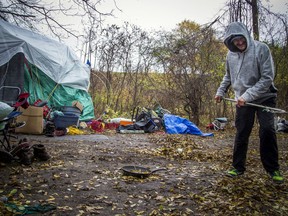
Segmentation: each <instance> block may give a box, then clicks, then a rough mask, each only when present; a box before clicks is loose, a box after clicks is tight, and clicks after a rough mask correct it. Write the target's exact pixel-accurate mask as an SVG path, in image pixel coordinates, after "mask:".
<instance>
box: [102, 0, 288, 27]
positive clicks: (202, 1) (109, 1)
mask: <svg viewBox="0 0 288 216" xmlns="http://www.w3.org/2000/svg"><path fill="white" fill-rule="evenodd" d="M266 1H267V0H262V2H263V3H265V2H266ZM115 2H116V4H117V7H118V8H119V9H121V10H122V12H121V11H119V10H114V12H113V13H114V15H115V16H116V18H117V19H115V18H114V19H109V23H115V24H121V22H123V21H128V22H129V23H132V24H135V25H137V26H140V27H142V28H144V29H146V30H151V29H159V28H164V29H166V30H170V29H173V28H175V27H176V25H177V24H178V23H180V22H182V21H183V20H185V19H186V20H191V21H195V22H196V23H198V24H200V25H202V24H205V23H208V22H211V21H212V20H213V18H215V17H216V15H217V14H218V12H219V10H221V9H222V8H224V6H225V3H226V2H227V0H115ZM287 2H288V1H287V0H270V3H271V5H273V8H272V11H273V12H281V13H285V12H287ZM113 4H114V3H113V0H105V3H103V5H102V6H103V7H104V8H105V10H106V9H109V8H113V7H114V6H113Z"/></svg>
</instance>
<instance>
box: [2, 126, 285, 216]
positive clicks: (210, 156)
mask: <svg viewBox="0 0 288 216" xmlns="http://www.w3.org/2000/svg"><path fill="white" fill-rule="evenodd" d="M25 136H26V137H27V138H28V140H29V142H30V143H31V144H37V143H41V144H44V146H45V148H46V150H47V152H48V153H49V154H50V156H51V159H50V160H49V161H38V160H34V162H33V163H32V164H31V165H29V166H25V165H21V164H19V163H18V162H16V161H15V162H12V163H11V164H3V163H2V164H1V166H0V180H1V183H0V197H3V196H6V197H8V203H6V205H4V204H3V203H2V204H1V205H0V207H1V210H2V212H4V213H2V215H9V214H10V215H13V214H12V213H11V211H13V209H14V211H16V210H15V205H16V206H18V207H21V208H20V209H25V208H26V209H28V207H35V206H36V205H38V209H37V208H36V210H37V211H40V209H41V208H40V207H45V206H46V207H47V209H46V210H47V212H46V213H44V214H43V215H61V216H62V215H67V216H68V215H69V216H71V215H109V216H110V215H127V216H128V215H241V214H242V215H243V214H244V213H245V214H247V215H255V214H256V215H257V214H258V215H287V214H288V203H287V200H288V197H287V196H288V195H287V194H288V190H287V184H286V182H285V183H284V184H282V185H280V186H279V185H274V184H273V183H272V182H271V180H270V178H269V177H268V176H267V174H266V173H265V172H264V171H263V168H262V166H261V162H260V159H259V152H258V138H257V136H256V135H252V137H251V140H250V141H251V144H250V147H249V153H248V158H247V172H246V173H245V174H244V176H243V177H241V178H239V179H231V178H228V177H226V176H225V175H224V173H225V170H227V169H228V168H229V167H230V163H231V152H232V148H233V145H232V143H233V139H234V138H233V137H234V131H233V130H231V131H228V130H227V131H218V132H215V136H214V137H210V138H209V137H206V138H204V137H198V136H193V135H167V134H165V133H162V132H161V133H153V134H117V133H114V132H110V133H103V134H92V135H77V136H72V135H66V136H61V137H50V138H48V137H45V136H44V135H43V136H34V135H29V136H27V135H25ZM287 137H288V136H287V135H286V134H280V135H279V136H278V140H279V150H280V151H279V153H280V163H281V167H282V170H283V174H284V176H288V175H287V174H288V172H287V171H288V169H287V161H288V160H287V159H288V157H287V144H288V143H287ZM20 138H21V137H20ZM126 165H138V166H144V167H148V168H151V169H156V168H165V169H166V170H162V171H158V172H155V173H153V174H151V175H148V177H147V178H137V177H133V176H126V175H123V171H122V170H121V168H122V167H123V166H126ZM12 204H14V205H12ZM13 206H14V208H13ZM48 207H55V208H56V209H54V210H49V208H48ZM34 210H35V209H34ZM42 210H43V209H42ZM19 211H20V210H19ZM39 214H40V213H39ZM0 215H1V214H0Z"/></svg>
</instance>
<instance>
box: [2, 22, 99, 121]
mask: <svg viewBox="0 0 288 216" xmlns="http://www.w3.org/2000/svg"><path fill="white" fill-rule="evenodd" d="M0 67H1V68H0V87H1V86H18V87H20V88H21V90H22V91H24V92H29V93H30V97H29V100H28V101H29V103H30V104H33V103H34V102H35V101H36V100H37V99H41V100H47V101H48V106H50V107H59V106H71V105H72V102H73V101H79V102H80V103H81V104H82V105H83V107H84V110H83V113H82V115H81V117H80V120H89V119H93V118H94V107H93V103H92V99H91V97H90V95H89V93H88V88H89V84H90V69H89V67H88V65H86V64H84V63H82V62H81V61H80V60H79V58H78V57H77V56H76V54H75V53H74V52H73V51H72V50H71V49H70V48H69V47H68V46H66V45H64V44H62V43H59V42H57V41H55V40H52V39H49V38H47V37H45V36H42V35H40V34H37V33H35V32H32V31H29V30H26V29H23V28H20V27H17V26H14V25H12V24H10V23H7V22H5V21H3V20H0ZM23 83H24V84H23ZM0 96H1V95H0Z"/></svg>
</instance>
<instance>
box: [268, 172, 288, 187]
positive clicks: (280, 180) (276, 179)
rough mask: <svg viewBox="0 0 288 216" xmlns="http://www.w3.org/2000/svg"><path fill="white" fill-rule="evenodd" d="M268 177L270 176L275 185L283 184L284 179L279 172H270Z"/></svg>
mask: <svg viewBox="0 0 288 216" xmlns="http://www.w3.org/2000/svg"><path fill="white" fill-rule="evenodd" d="M269 175H270V176H271V178H272V181H273V182H275V183H277V184H281V183H283V182H284V178H283V176H282V175H281V173H280V171H279V170H276V171H274V172H270V173H269Z"/></svg>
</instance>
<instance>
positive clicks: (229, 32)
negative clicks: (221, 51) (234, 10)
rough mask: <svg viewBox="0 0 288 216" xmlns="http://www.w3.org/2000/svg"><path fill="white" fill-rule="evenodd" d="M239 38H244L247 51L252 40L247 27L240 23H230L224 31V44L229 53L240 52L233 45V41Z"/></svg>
mask: <svg viewBox="0 0 288 216" xmlns="http://www.w3.org/2000/svg"><path fill="white" fill-rule="evenodd" d="M239 37H244V38H245V39H246V43H247V48H246V50H247V49H248V48H249V46H250V44H251V40H252V38H251V36H250V33H249V31H248V29H247V27H246V26H245V25H244V24H243V23H241V22H232V23H230V24H229V25H228V27H227V29H226V33H225V36H224V44H225V45H226V47H227V48H228V49H229V50H230V51H231V52H240V50H239V49H238V48H237V47H236V46H235V45H234V44H233V39H235V38H239Z"/></svg>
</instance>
